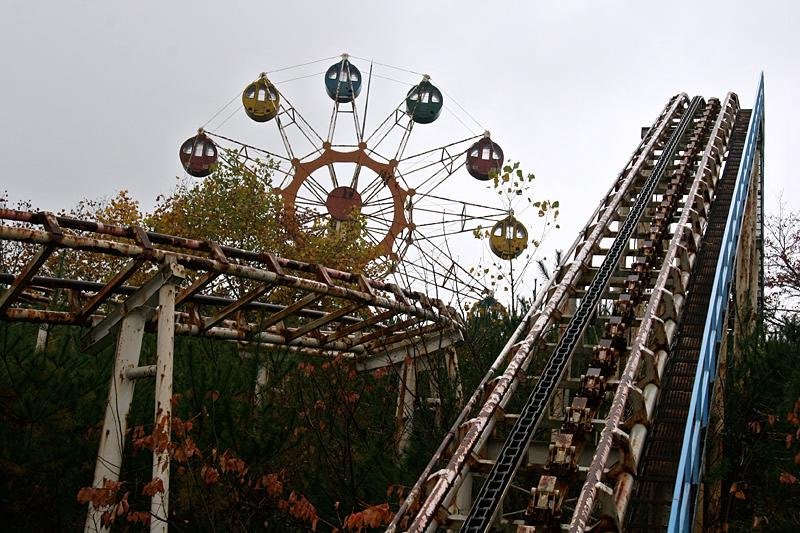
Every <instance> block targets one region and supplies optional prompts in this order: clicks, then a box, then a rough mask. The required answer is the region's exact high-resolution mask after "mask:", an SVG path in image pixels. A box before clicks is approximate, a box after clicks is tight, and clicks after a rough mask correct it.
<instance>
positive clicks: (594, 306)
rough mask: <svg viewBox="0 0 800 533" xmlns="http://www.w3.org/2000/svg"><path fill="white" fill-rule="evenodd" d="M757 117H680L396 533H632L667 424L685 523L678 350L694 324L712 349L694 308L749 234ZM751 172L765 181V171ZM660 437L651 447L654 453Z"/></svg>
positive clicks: (601, 216) (545, 297) (625, 180)
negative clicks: (733, 229) (735, 209)
mask: <svg viewBox="0 0 800 533" xmlns="http://www.w3.org/2000/svg"><path fill="white" fill-rule="evenodd" d="M760 91H761V92H760V94H761V95H762V96H760V97H759V98H760V102H761V104H760V105H761V106H762V108H761V109H762V111H763V89H760ZM759 116H761V115H759ZM748 117H749V114H748V111H742V112H740V111H739V109H738V99H737V97H736V95H734V94H732V93H729V94H728V95H727V97H726V98H725V99H724V101H723V102H721V103H720V102H719V101H718V100H716V99H713V98H712V99H710V100H708V102H707V103H706V102H704V101H703V99H702V98H700V97H695V98H693V99H691V101H690V100H689V99H688V98H687V97H686V96H685V95H683V94H682V95H678V96H676V97H674V98H673V99H671V100H670V101H669V102H668V104H667V105H666V106H665V108H664V110H663V111H662V113H661V114H660V116H659V117H658V118H657V120H656V121H655V122H654V124H653V125H652V126H651V127H650V128H648V129H647V130H646V133H645V134H644V135H643V140H642V143H641V144H640V145H639V147H638V148H637V149H636V151H635V152H634V154H633V156H632V157H631V159H630V161H629V162H628V164H627V165H626V167H625V169H624V170H623V171H622V173H621V174H620V175H619V177H618V178H617V180H616V181H615V183H614V185H613V186H612V188H611V189H610V190H609V192H608V193H607V195H606V196H605V197H604V199H603V201H602V202H601V203H600V205H599V206H598V207H597V209H596V210H595V212H594V213H593V214H592V216H591V218H590V220H589V223H588V224H587V225H586V227H585V228H584V230H583V231H582V232H581V234H580V235H579V237H578V239H577V240H576V242H575V243H574V244H573V245H572V247H571V248H570V250H569V251H568V252H567V254H565V258H566V259H565V263H563V264H562V265H560V266H559V268H558V270H557V274H556V276H554V279H553V280H551V282H550V284H549V286H548V287H547V288H546V289H545V291H543V292H542V293H541V295H540V297H539V298H538V299H537V301H536V302H535V303H534V305H533V306H532V308H531V310H530V311H529V312H528V314H527V315H526V317H525V318H524V319H523V321H522V323H521V324H520V326H519V328H518V329H517V331H516V332H515V334H514V336H513V337H512V338H511V339H510V340H509V342H508V343H507V345H506V347H505V348H504V350H503V351H502V352H501V353H500V355H499V356H498V357H497V359H496V360H495V362H494V363H493V364H492V366H491V367H490V369H489V370H488V371H487V373H486V375H485V376H484V378H483V379H482V380H481V382H480V383H479V385H478V387H477V389H476V390H475V391H474V393H473V395H472V396H471V397H470V398H469V400H468V401H467V404H466V406H465V408H464V410H463V411H462V412H461V413H460V415H459V416H458V417H457V419H456V420H455V422H454V424H453V427H452V428H451V430H450V431H449V432H448V433H447V435H446V437H445V439H444V440H443V442H442V443H441V445H440V446H439V448H438V449H437V451H436V453H435V455H434V457H433V458H432V459H431V461H430V462H429V464H428V465H427V467H426V468H425V470H424V471H423V473H422V475H421V476H420V478H419V479H418V481H417V483H416V484H415V485H414V487H413V488H412V490H411V492H410V493H409V495H408V497H407V498H406V500H405V501H404V502H403V505H402V506H401V508H400V510H399V512H398V513H397V514H396V516H395V517H394V520H393V522H392V524H391V525H390V526H389V529H388V530H389V531H398V530H407V531H414V532H422V531H434V530H437V529H447V530H455V529H459V528H460V529H461V530H462V531H488V530H495V529H497V528H499V529H508V528H510V527H513V526H516V528H517V529H516V530H517V531H518V532H534V531H535V532H536V533H539V532H541V531H556V530H561V529H565V528H568V529H569V530H570V531H575V532H578V531H588V530H592V531H620V530H625V529H626V527H625V526H626V524H625V517H626V515H627V514H628V513H629V512H630V509H629V503H630V502H631V501H633V502H634V505H633V506H632V507H633V509H634V512H636V509H637V508H638V507H639V502H640V500H641V496H640V495H643V494H649V493H648V492H647V491H648V489H647V486H648V485H647V483H648V480H649V479H650V478H648V474H647V472H648V471H650V472H652V469H653V467H652V466H649V465H651V464H652V462H653V461H656V462H657V461H658V460H659V457H658V452H657V451H656V452H652V451H651V450H655V449H657V448H658V447H659V446H661V445H660V444H659V442H661V440H663V438H662V437H663V434H664V431H665V430H661V429H660V428H659V426H657V425H656V426H654V425H653V417H654V416H659V414H660V413H662V412H665V411H668V412H669V413H671V414H673V415H677V416H678V418H682V419H683V421H682V422H681V421H680V420H678V421H676V426H675V428H674V429H670V430H669V434H670V435H671V437H670V441H669V442H670V446H671V447H672V450H673V453H672V455H671V456H670V459H669V460H670V461H671V463H670V466H669V469H671V470H672V472H673V474H672V476H671V477H669V476H668V477H665V478H664V479H660V478H659V481H660V482H661V483H662V487H661V489H660V490H661V492H660V494H662V495H664V494H666V497H662V499H661V501H660V502H659V503H660V504H661V505H662V510H661V511H659V513H657V514H659V516H660V518H659V520H660V521H659V525H660V526H665V525H666V521H665V520H666V518H665V517H666V516H668V513H666V510H665V508H664V506H666V507H669V506H670V504H671V505H672V507H673V513H674V506H675V504H674V500H672V499H670V498H669V495H670V489H671V487H672V486H673V485H675V484H676V483H678V484H681V483H683V481H682V479H681V478H680V475H681V474H679V475H678V476H679V477H678V478H677V480H676V475H675V474H674V472H675V471H676V467H677V463H678V459H680V460H681V467H683V466H682V465H683V464H684V459H683V456H684V455H685V454H686V453H687V451H686V450H687V445H686V442H685V439H684V443H683V446H682V444H681V437H682V434H681V428H682V427H684V426H685V425H686V415H687V411H688V412H689V414H691V411H692V410H693V409H695V408H694V405H695V404H694V402H693V403H692V408H689V406H688V399H690V398H693V397H694V396H699V395H697V394H693V392H692V391H693V390H694V389H692V382H693V381H696V380H693V378H694V373H693V371H694V368H693V367H692V366H691V364H689V365H688V366H687V364H685V362H684V361H683V358H682V356H681V352H680V350H679V349H674V348H675V347H677V346H678V345H679V344H680V342H681V340H680V339H684V338H686V339H688V338H689V336H690V335H697V332H696V331H695V332H690V331H689V330H690V329H691V328H692V326H691V324H693V323H699V324H700V328H701V329H700V333H701V334H703V329H702V325H703V321H702V317H703V316H705V315H704V313H705V310H703V309H702V308H700V307H698V305H697V304H695V303H694V302H695V301H697V300H698V299H702V297H703V294H705V293H706V292H707V291H704V290H702V288H703V286H704V285H703V284H704V283H705V284H706V285H708V283H709V279H708V278H709V276H711V277H712V278H713V277H714V272H715V267H714V265H715V264H716V263H715V261H716V259H717V256H718V255H719V248H718V246H719V245H718V244H714V242H715V239H716V241H719V236H717V237H715V235H717V233H720V232H721V231H722V230H723V229H725V231H726V239H727V240H726V243H727V242H728V241H730V240H731V239H730V238H728V237H727V235H728V231H727V229H726V228H728V227H730V226H731V225H736V224H738V225H741V223H742V222H741V213H740V214H739V218H737V219H736V220H734V222H731V220H729V219H728V216H727V215H728V210H729V205H730V200H729V199H726V198H729V195H730V192H729V191H728V189H727V188H729V187H731V183H732V182H733V181H734V178H732V177H731V176H732V175H733V176H736V175H737V174H740V167H741V166H742V165H740V158H741V150H742V144H743V142H744V138H745V135H746V134H747V135H748V139H749V142H751V143H755V141H754V140H753V134H752V132H751V130H752V129H753V126H752V124H750V127H749V128H748V127H747V126H748ZM734 120H735V121H736V127H735V129H734ZM759 120H760V119H759ZM756 137H757V135H756ZM759 142H760V141H759ZM726 153H727V159H726V158H725V155H726ZM745 164H747V165H750V166H751V167H752V166H753V165H754V163H753V159H752V155H751V159H750V160H748V162H747V163H745ZM723 168H724V174H723V175H721V174H720V172H721V171H722V169H723ZM748 168H749V167H748ZM736 181H737V183H738V182H739V181H741V180H736ZM718 185H720V186H719V187H718ZM739 189H741V187H739V188H738V189H737V190H739ZM744 189H745V193H746V189H747V186H746V185H745V187H744ZM737 194H738V195H739V196H740V197H741V195H742V194H744V193H741V192H738V193H737ZM760 194H761V193H760V185H759V195H760ZM726 195H728V196H727V197H726ZM745 196H746V194H745ZM756 197H760V196H756V195H754V198H756ZM742 202H743V200H741V198H740V200H739V203H742ZM712 206H713V207H714V209H713V210H712ZM734 218H735V217H734ZM720 228H721V229H720ZM756 233H757V232H756ZM705 238H708V242H707V243H705V241H704V239H705ZM735 238H736V239H738V233H737V234H736V237H735ZM612 239H613V242H612V243H611V244H610V245H609V244H607V243H608V241H611V240H612ZM734 244H735V242H734ZM729 247H730V246H729ZM734 252H735V250H734ZM726 257H727V258H728V259H729V260H732V259H731V258H732V257H733V255H728V256H726ZM716 270H717V271H719V270H720V267H719V266H717V267H716ZM722 270H726V268H722ZM727 270H730V269H727ZM759 275H760V273H759ZM716 286H717V285H716V284H715V287H716ZM701 293H703V294H701ZM715 294H716V293H715ZM705 298H706V301H708V295H707V294H705ZM720 298H721V297H717V300H720ZM720 301H721V300H720ZM725 301H727V299H726V300H725ZM723 314H724V310H723ZM609 315H610V316H609ZM695 315H697V316H695ZM717 322H719V321H717ZM720 324H721V322H720ZM707 327H708V326H707V325H706V329H707ZM694 328H695V329H696V328H697V326H696V325H695V326H694ZM598 331H599V333H598ZM703 335H705V336H707V333H706V334H703ZM704 338H705V337H704ZM717 338H719V337H717ZM586 343H588V345H587V344H586ZM592 346H593V347H592ZM587 348H588V349H587ZM504 365H505V368H504ZM667 370H671V371H675V373H674V374H670V373H669V372H666V371H667ZM704 371H705V372H706V374H708V371H707V369H705V370H704ZM698 372H700V368H698ZM573 375H575V376H578V375H579V376H580V378H579V379H576V378H573V377H572V376H573ZM672 376H675V377H672ZM675 379H677V380H678V381H680V382H681V383H683V385H685V386H683V387H681V386H679V385H676V384H675V381H674V380H675ZM684 382H685V383H684ZM687 387H688V392H687V390H686V389H687ZM695 388H696V385H695ZM706 389H707V387H705V389H704V390H706ZM525 391H527V392H528V394H527V399H526V400H524V401H522V398H524V397H525V395H524V392H525ZM662 391H663V392H662ZM515 393H516V394H515ZM659 395H661V396H662V397H663V398H662V399H661V400H659ZM612 396H613V399H612ZM676 396H681V398H682V399H683V400H685V403H686V405H680V404H679V402H676V401H674V398H675V397H676ZM570 398H571V399H572V402H571V403H570V401H569V400H570ZM609 400H610V401H609ZM656 405H658V412H657V411H656ZM548 410H549V411H550V416H547V414H548ZM706 410H707V408H706ZM517 413H518V414H517ZM665 416H670V415H669V414H668V415H662V418H661V420H665V419H666V418H664V417H665ZM677 422H680V423H681V424H682V425H680V424H677ZM559 426H560V427H559ZM653 428H655V429H653ZM601 429H602V431H601ZM547 430H551V434H550V435H549V438H548V435H546V434H545V433H547V432H548V431H547ZM651 430H652V431H651ZM648 431H651V432H652V433H653V435H652V436H650V438H651V440H652V444H648V448H645V447H644V446H645V442H646V438H648ZM687 431H688V430H687ZM659 439H661V440H659ZM500 443H502V446H500ZM696 445H697V443H695V444H694V449H696ZM675 448H677V451H678V452H681V453H678V454H677V455H676V454H675V453H674V450H675ZM645 452H649V453H652V456H651V455H648V454H646V453H645ZM693 464H695V463H693ZM648 469H649V470H648ZM637 473H638V474H640V475H641V478H640V479H637ZM639 482H641V485H637V483H639ZM637 487H638V488H637ZM529 489H530V490H529ZM635 490H638V491H639V492H638V493H636V494H637V496H636V497H635V498H634V496H633V495H634V491H635ZM676 490H677V489H676ZM523 494H524V496H522V495H523ZM644 498H645V499H646V498H647V497H646V496H644ZM521 501H522V502H524V503H520V502H521ZM645 504H646V505H649V502H645ZM648 509H650V507H648ZM631 516H634V515H631ZM636 516H638V515H636ZM638 523H639V522H637V520H636V519H634V521H633V522H632V523H631V527H635V526H636V525H637V524H638ZM652 526H654V524H651V523H647V524H645V525H644V529H639V530H642V531H644V530H654V529H648V528H650V527H652ZM681 530H682V529H681ZM671 531H672V530H671Z"/></svg>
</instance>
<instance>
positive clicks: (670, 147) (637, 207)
mask: <svg viewBox="0 0 800 533" xmlns="http://www.w3.org/2000/svg"><path fill="white" fill-rule="evenodd" d="M701 103H702V98H700V97H699V96H696V97H694V98H693V99H692V101H691V103H690V104H689V108H688V109H687V110H686V111H685V112H684V114H683V117H682V118H681V121H680V122H679V123H678V125H677V127H676V128H675V130H674V131H673V132H672V135H671V136H670V138H669V141H667V145H666V147H665V148H664V150H663V152H662V153H661V157H659V159H658V162H657V163H656V166H655V168H654V169H653V172H652V174H651V175H650V176H649V177H648V179H647V181H646V182H645V184H644V186H643V187H642V189H641V191H640V192H639V194H638V196H637V198H636V203H634V204H633V207H632V208H631V210H630V212H629V214H628V216H627V218H626V219H625V221H624V222H623V223H622V227H621V229H620V230H619V232H618V233H617V237H616V238H615V239H614V243H613V244H612V245H611V248H610V249H609V250H608V252H607V255H606V257H605V259H604V260H603V263H602V265H600V269H599V271H598V273H597V274H596V275H595V277H594V279H593V280H592V283H591V285H589V288H588V289H587V291H586V294H585V296H584V298H583V299H582V301H581V303H580V306H579V307H578V310H577V312H576V313H575V315H573V317H572V320H570V322H569V324H568V325H567V329H566V331H565V332H564V334H563V335H562V337H561V340H560V341H559V343H558V345H557V346H556V348H555V350H554V351H553V354H552V355H551V356H550V359H549V360H548V361H547V365H546V366H545V369H544V371H543V372H542V377H541V378H540V379H539V381H538V382H537V383H536V386H535V387H534V389H533V392H531V395H530V397H529V398H528V401H527V402H526V403H525V406H524V407H523V408H522V412H521V413H520V416H519V419H518V420H517V423H516V424H515V425H514V427H513V429H512V430H511V433H510V434H509V436H508V438H507V439H506V442H505V444H504V445H503V448H502V450H501V451H500V455H499V456H498V458H497V460H496V463H495V466H494V468H492V471H491V472H490V474H489V476H488V477H487V479H486V481H485V482H484V484H483V486H482V487H481V490H480V492H479V493H478V497H477V498H476V500H475V503H474V504H473V506H472V509H471V510H470V513H469V516H467V519H466V520H465V522H464V525H463V527H462V528H461V530H462V531H484V530H486V529H488V528H489V525H490V523H491V521H492V518H493V517H494V514H495V512H496V511H497V507H498V505H499V504H500V501H501V500H502V498H503V495H504V494H505V492H506V491H507V490H508V486H509V484H510V483H511V478H512V477H513V476H514V474H515V472H516V471H517V469H518V468H519V465H520V463H521V461H522V458H523V455H524V454H525V452H526V451H527V449H528V444H529V443H530V440H531V438H532V437H533V432H534V431H535V430H536V428H537V426H538V425H539V423H540V422H541V420H542V417H543V416H544V411H545V408H546V407H547V402H548V400H550V398H551V397H552V395H553V392H554V391H555V387H556V385H557V384H558V382H559V381H560V380H561V377H562V376H563V374H564V371H565V370H566V366H567V361H568V358H569V356H570V355H571V354H572V352H573V350H574V349H575V346H576V345H577V343H578V340H579V338H580V335H581V334H582V333H583V331H584V330H585V329H586V326H587V325H588V324H589V320H590V318H591V314H592V312H593V311H594V310H595V308H596V307H597V304H598V303H599V301H600V296H601V295H602V293H603V291H604V290H605V288H606V286H607V285H608V282H609V280H610V278H611V274H612V273H613V272H614V271H615V269H616V267H617V263H618V262H619V260H620V258H621V257H622V252H623V250H624V248H626V247H627V246H628V245H629V243H628V241H629V239H630V238H631V235H632V234H633V230H634V229H635V228H636V225H637V224H638V222H639V219H640V217H641V216H642V213H643V212H644V209H645V207H646V206H647V204H648V203H649V202H650V201H651V198H652V194H653V191H654V190H655V188H656V185H657V184H658V183H659V182H660V181H661V179H662V178H663V176H664V172H665V170H666V169H667V165H668V164H669V163H670V162H671V161H672V160H673V159H674V158H675V156H676V155H677V151H678V143H679V142H680V141H681V139H682V138H683V136H684V134H685V133H686V130H687V128H688V127H689V124H690V122H691V121H692V118H693V117H694V114H695V112H696V111H697V109H698V108H699V107H700V105H701Z"/></svg>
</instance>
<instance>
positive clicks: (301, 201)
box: [294, 196, 325, 207]
mask: <svg viewBox="0 0 800 533" xmlns="http://www.w3.org/2000/svg"><path fill="white" fill-rule="evenodd" d="M294 203H295V205H301V206H309V207H324V206H325V201H324V200H323V199H322V198H319V197H317V199H312V198H306V197H302V196H297V197H295V201H294Z"/></svg>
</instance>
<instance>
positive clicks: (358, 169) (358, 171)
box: [350, 163, 362, 189]
mask: <svg viewBox="0 0 800 533" xmlns="http://www.w3.org/2000/svg"><path fill="white" fill-rule="evenodd" d="M361 166H362V165H361V164H360V163H356V168H355V169H354V170H353V178H352V179H351V180H350V188H351V189H358V177H359V175H360V174H361Z"/></svg>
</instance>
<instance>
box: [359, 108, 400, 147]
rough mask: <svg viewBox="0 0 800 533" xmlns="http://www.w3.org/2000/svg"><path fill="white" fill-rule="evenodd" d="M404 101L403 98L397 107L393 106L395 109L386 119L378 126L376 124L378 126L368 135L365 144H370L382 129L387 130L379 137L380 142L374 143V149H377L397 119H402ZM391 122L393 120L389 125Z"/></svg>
mask: <svg viewBox="0 0 800 533" xmlns="http://www.w3.org/2000/svg"><path fill="white" fill-rule="evenodd" d="M405 101H406V99H405V98H403V100H401V101H400V103H399V104H398V105H397V106H395V108H394V109H393V110H392V111H391V112H390V113H389V114H388V115H387V116H386V118H385V119H383V121H382V122H381V123H380V124H378V126H377V127H376V128H375V129H374V130H373V131H372V133H370V134H369V137H367V141H366V142H367V144H370V141H372V139H374V138H376V137H378V136H379V135H381V131H382V130H383V129H386V130H387V131H386V133H385V134H383V136H382V137H380V140H379V141H378V142H376V143H374V147H377V146H378V145H379V144H380V143H381V142H382V141H383V139H384V138H385V137H386V135H388V134H389V133H390V132H391V130H392V129H393V128H394V126H395V125H397V123H398V120H399V118H400V117H402V115H405V112H404V111H403V110H402V108H403V104H405ZM392 120H394V124H391V121H392Z"/></svg>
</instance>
